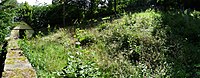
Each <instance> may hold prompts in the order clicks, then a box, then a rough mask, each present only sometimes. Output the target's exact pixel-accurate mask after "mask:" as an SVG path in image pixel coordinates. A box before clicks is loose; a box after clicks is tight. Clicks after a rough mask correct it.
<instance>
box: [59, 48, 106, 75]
mask: <svg viewBox="0 0 200 78" xmlns="http://www.w3.org/2000/svg"><path fill="white" fill-rule="evenodd" d="M78 50H80V49H78ZM83 51H85V50H80V51H77V52H75V53H72V52H68V55H69V56H68V58H67V59H68V63H67V64H68V65H67V66H66V67H64V68H63V70H62V72H59V73H58V74H59V76H62V77H67V78H68V77H69V78H75V77H78V78H86V77H100V76H101V74H102V73H101V72H100V71H99V68H98V67H97V63H95V62H93V61H90V60H85V59H84V57H83Z"/></svg>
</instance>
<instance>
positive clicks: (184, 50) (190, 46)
mask: <svg viewBox="0 0 200 78" xmlns="http://www.w3.org/2000/svg"><path fill="white" fill-rule="evenodd" d="M161 15H162V23H163V24H162V26H161V27H159V28H158V29H157V30H159V31H164V32H165V33H164V34H165V35H161V32H159V33H158V34H159V36H160V37H161V36H162V37H164V38H165V40H166V41H165V47H166V49H167V52H166V58H167V60H168V62H169V63H172V64H173V66H172V70H171V72H170V73H172V77H181V78H182V77H186V78H187V77H189V78H198V77H200V74H198V72H200V19H199V18H198V17H199V15H198V14H194V13H190V12H187V13H181V12H167V13H166V12H165V13H164V12H163V13H161Z"/></svg>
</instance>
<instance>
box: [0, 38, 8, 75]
mask: <svg viewBox="0 0 200 78" xmlns="http://www.w3.org/2000/svg"><path fill="white" fill-rule="evenodd" d="M7 45H8V42H7V41H6V42H4V44H3V47H2V50H1V53H0V64H1V66H0V77H2V73H3V71H4V64H5V63H4V62H5V59H6V54H7V49H6V47H7Z"/></svg>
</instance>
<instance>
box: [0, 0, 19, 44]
mask: <svg viewBox="0 0 200 78" xmlns="http://www.w3.org/2000/svg"><path fill="white" fill-rule="evenodd" d="M15 6H16V0H2V2H1V3H0V7H1V8H0V29H1V30H0V44H2V43H3V42H4V39H5V37H6V35H8V34H9V31H10V29H11V27H12V23H13V22H14V16H15V10H14V9H15Z"/></svg>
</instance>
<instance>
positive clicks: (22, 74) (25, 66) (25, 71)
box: [1, 40, 36, 78]
mask: <svg viewBox="0 0 200 78" xmlns="http://www.w3.org/2000/svg"><path fill="white" fill-rule="evenodd" d="M8 44H9V45H8V49H7V54H6V60H5V65H4V72H3V76H2V77H1V78H36V71H35V70H34V68H33V67H32V66H31V63H30V62H29V61H28V59H27V58H26V57H25V56H24V54H23V51H22V50H21V49H20V48H19V46H18V45H17V40H11V41H9V42H8Z"/></svg>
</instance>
